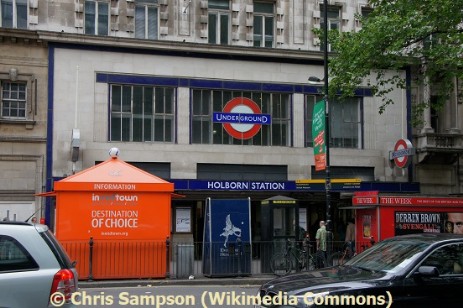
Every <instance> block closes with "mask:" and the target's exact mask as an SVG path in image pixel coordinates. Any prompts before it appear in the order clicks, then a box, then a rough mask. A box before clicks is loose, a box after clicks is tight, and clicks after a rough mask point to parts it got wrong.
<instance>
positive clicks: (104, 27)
mask: <svg viewBox="0 0 463 308" xmlns="http://www.w3.org/2000/svg"><path fill="white" fill-rule="evenodd" d="M108 25H109V5H108V3H107V2H103V1H85V34H95V35H108V28H109V26H108Z"/></svg>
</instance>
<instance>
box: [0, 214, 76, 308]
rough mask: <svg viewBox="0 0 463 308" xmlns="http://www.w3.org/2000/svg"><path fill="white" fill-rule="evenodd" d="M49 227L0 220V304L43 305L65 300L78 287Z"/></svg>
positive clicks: (17, 307)
mask: <svg viewBox="0 0 463 308" xmlns="http://www.w3.org/2000/svg"><path fill="white" fill-rule="evenodd" d="M74 265H75V264H73V263H71V261H70V260H69V257H68V256H67V254H66V252H65V251H64V250H63V248H62V247H61V245H60V244H59V242H58V241H57V240H56V238H55V236H54V235H53V234H52V233H51V232H50V231H49V230H48V227H47V226H45V225H40V224H30V223H24V222H0V307H10V308H28V307H31V308H35V307H36V308H42V307H53V305H52V304H51V303H50V297H51V296H52V294H55V293H56V292H61V294H62V296H61V295H59V294H57V296H56V295H54V297H53V300H54V301H55V303H58V304H60V303H61V302H64V305H63V306H62V307H72V305H71V303H70V302H71V300H70V299H71V296H72V294H73V293H74V292H76V291H77V290H78V282H77V278H78V277H77V272H76V269H75V267H74Z"/></svg>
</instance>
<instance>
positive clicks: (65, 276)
mask: <svg viewBox="0 0 463 308" xmlns="http://www.w3.org/2000/svg"><path fill="white" fill-rule="evenodd" d="M76 291H77V288H76V284H75V280H74V273H73V272H72V271H71V270H68V269H62V270H60V271H59V272H57V273H56V274H55V277H53V284H52V285H51V291H50V296H51V295H52V294H54V293H56V292H60V293H61V294H63V296H64V298H65V299H66V302H69V300H70V299H71V295H72V293H74V292H76Z"/></svg>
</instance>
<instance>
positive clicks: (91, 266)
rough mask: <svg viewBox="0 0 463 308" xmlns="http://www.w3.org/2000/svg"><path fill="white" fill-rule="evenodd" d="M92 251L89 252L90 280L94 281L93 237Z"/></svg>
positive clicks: (90, 244)
mask: <svg viewBox="0 0 463 308" xmlns="http://www.w3.org/2000/svg"><path fill="white" fill-rule="evenodd" d="M89 246H90V251H89V254H88V281H93V237H91V238H90V241H89Z"/></svg>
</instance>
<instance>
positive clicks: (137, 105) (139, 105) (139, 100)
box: [133, 87, 143, 114]
mask: <svg viewBox="0 0 463 308" xmlns="http://www.w3.org/2000/svg"><path fill="white" fill-rule="evenodd" d="M133 113H134V114H143V88H142V87H133Z"/></svg>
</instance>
